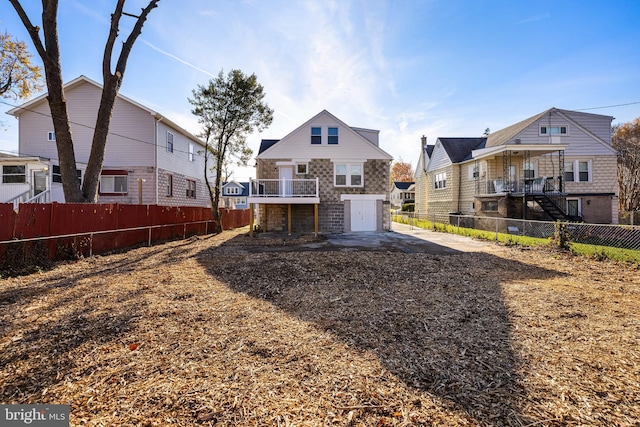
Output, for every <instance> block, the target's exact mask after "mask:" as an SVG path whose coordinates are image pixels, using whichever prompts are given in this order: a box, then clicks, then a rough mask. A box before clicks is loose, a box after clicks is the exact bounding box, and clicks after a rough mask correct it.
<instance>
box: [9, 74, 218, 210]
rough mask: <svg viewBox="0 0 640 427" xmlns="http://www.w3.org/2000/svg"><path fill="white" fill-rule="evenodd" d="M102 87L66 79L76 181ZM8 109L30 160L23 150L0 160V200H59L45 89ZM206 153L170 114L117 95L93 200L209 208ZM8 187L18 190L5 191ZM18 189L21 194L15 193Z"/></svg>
mask: <svg viewBox="0 0 640 427" xmlns="http://www.w3.org/2000/svg"><path fill="white" fill-rule="evenodd" d="M101 92H102V86H101V85H100V84H99V83H96V82H94V81H93V80H90V79H88V78H87V77H85V76H80V77H78V78H76V79H74V80H73V81H71V82H69V83H67V84H65V97H66V101H67V108H68V111H69V119H70V122H71V129H72V132H73V141H74V150H75V156H76V163H77V168H78V179H79V180H80V181H82V180H83V178H84V171H85V169H86V164H87V161H88V160H89V152H90V149H91V142H92V138H93V129H94V126H95V121H96V116H97V112H98V106H99V104H100V97H101ZM8 114H11V115H13V116H15V117H16V118H17V119H18V120H19V125H18V141H19V152H20V153H26V154H27V155H28V156H29V157H25V154H23V155H21V156H20V157H18V158H17V159H12V160H11V161H3V163H2V164H3V182H2V188H0V195H1V196H2V199H0V202H7V201H16V200H20V201H26V200H28V199H32V198H33V197H34V196H38V195H42V194H44V195H45V196H46V199H45V197H42V196H41V199H42V200H43V201H57V202H64V201H65V200H64V194H63V192H62V180H61V176H60V167H59V164H58V160H57V159H58V152H57V148H56V142H55V139H56V138H55V132H54V131H53V124H52V121H51V113H50V111H49V105H48V103H47V101H46V94H45V95H42V96H40V97H38V98H35V99H33V100H31V101H29V102H27V103H25V104H23V105H21V106H19V107H16V108H14V109H12V110H10V111H9V112H8ZM203 151H204V145H203V143H202V141H200V140H199V139H198V138H196V137H195V136H193V135H192V134H190V133H189V132H187V131H186V130H184V129H182V128H181V127H179V126H178V125H177V124H175V123H173V122H172V121H171V120H169V119H168V118H166V117H164V116H162V115H161V114H159V113H157V112H155V111H153V110H151V109H149V108H147V107H145V106H143V105H141V104H139V103H137V102H135V101H133V100H131V99H129V98H126V97H125V96H123V95H118V96H117V98H116V101H115V105H114V109H113V116H112V120H111V125H110V128H109V137H108V141H107V148H106V153H105V158H104V166H103V169H102V174H101V177H100V187H99V198H98V202H99V203H125V204H157V205H170V206H209V205H210V202H209V195H208V192H207V190H206V187H205V183H204V158H203V157H202V155H201V154H200V153H202V152H203ZM11 162H13V163H11ZM20 165H24V166H20ZM11 166H14V167H11ZM16 166H17V167H16ZM22 171H23V172H24V174H22ZM11 174H13V175H12V176H11ZM5 175H6V176H5ZM18 175H20V176H18ZM10 176H11V177H10ZM7 178H8V180H9V181H7ZM5 186H9V187H15V188H12V189H9V190H7V188H6V187H5ZM18 187H19V188H18ZM20 192H23V194H24V195H23V196H19V195H18V194H14V193H20ZM10 193H11V194H13V195H12V196H11V197H9V196H8V195H9V194H10ZM16 196H18V198H16Z"/></svg>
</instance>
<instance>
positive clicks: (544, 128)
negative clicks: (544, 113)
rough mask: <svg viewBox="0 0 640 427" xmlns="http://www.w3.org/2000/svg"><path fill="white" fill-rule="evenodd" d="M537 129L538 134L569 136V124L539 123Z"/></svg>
mask: <svg viewBox="0 0 640 427" xmlns="http://www.w3.org/2000/svg"><path fill="white" fill-rule="evenodd" d="M539 129H540V136H569V125H540V128H539ZM563 130H564V132H563Z"/></svg>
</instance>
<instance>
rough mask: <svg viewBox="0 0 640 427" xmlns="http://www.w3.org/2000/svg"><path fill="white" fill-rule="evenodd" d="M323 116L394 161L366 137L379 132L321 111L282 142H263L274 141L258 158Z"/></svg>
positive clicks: (381, 156) (382, 155)
mask: <svg viewBox="0 0 640 427" xmlns="http://www.w3.org/2000/svg"><path fill="white" fill-rule="evenodd" d="M322 115H328V116H329V117H330V119H331V120H332V121H333V122H335V123H336V124H338V125H340V126H342V127H343V128H344V129H345V130H346V131H347V132H350V133H351V134H352V135H353V136H356V137H357V139H359V140H360V141H363V142H364V143H366V144H367V145H366V147H370V148H372V149H373V150H375V151H376V152H377V153H378V154H379V155H380V158H385V159H388V160H391V159H393V156H391V155H390V154H389V153H387V152H386V151H384V150H383V149H381V148H380V147H379V146H378V144H376V143H375V142H374V141H371V139H369V138H367V136H365V135H364V134H366V133H377V132H379V131H377V130H374V129H364V128H354V127H351V126H349V125H347V124H346V123H344V122H343V121H342V120H340V119H339V118H337V117H336V116H334V115H333V114H331V113H330V112H329V111H327V110H322V111H320V112H319V113H318V114H316V115H315V116H313V117H311V118H310V119H309V120H307V121H306V122H304V123H303V124H301V125H300V126H298V127H297V128H296V129H294V130H293V131H291V132H289V133H288V134H287V135H286V136H285V137H284V138H282V139H280V140H263V141H273V143H272V144H270V145H269V146H268V147H266V148H265V149H264V150H261V151H260V152H259V153H258V156H257V157H260V156H261V155H263V154H268V153H269V151H271V150H273V149H274V148H276V147H279V146H281V144H283V143H286V142H287V141H289V139H290V137H291V135H295V134H296V133H297V132H298V131H300V130H301V129H304V128H305V127H308V126H309V125H310V124H311V123H313V122H314V121H317V119H318V118H319V117H320V116H322ZM267 144H268V143H267ZM260 146H261V148H262V144H260Z"/></svg>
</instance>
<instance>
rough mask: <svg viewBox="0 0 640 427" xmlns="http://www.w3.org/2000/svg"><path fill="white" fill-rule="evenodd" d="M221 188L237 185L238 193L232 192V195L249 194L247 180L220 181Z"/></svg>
mask: <svg viewBox="0 0 640 427" xmlns="http://www.w3.org/2000/svg"><path fill="white" fill-rule="evenodd" d="M221 187H222V188H224V187H238V188H240V193H239V194H234V196H248V195H249V183H248V182H238V181H228V182H223V183H222V186H221Z"/></svg>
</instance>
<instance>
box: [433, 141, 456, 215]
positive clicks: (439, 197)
mask: <svg viewBox="0 0 640 427" xmlns="http://www.w3.org/2000/svg"><path fill="white" fill-rule="evenodd" d="M434 154H435V150H434ZM457 169H458V168H457V167H455V168H454V167H453V166H452V165H449V166H447V167H444V168H441V169H438V170H435V171H433V172H429V174H428V179H427V187H428V190H427V192H428V194H429V199H428V201H427V212H428V213H429V215H438V216H441V215H447V214H449V213H451V212H456V211H457V210H458V197H457V193H458V188H457V184H458V179H459V177H458V173H457V171H455V170H457ZM442 172H446V174H447V186H446V187H445V188H435V176H436V174H439V173H442Z"/></svg>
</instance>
